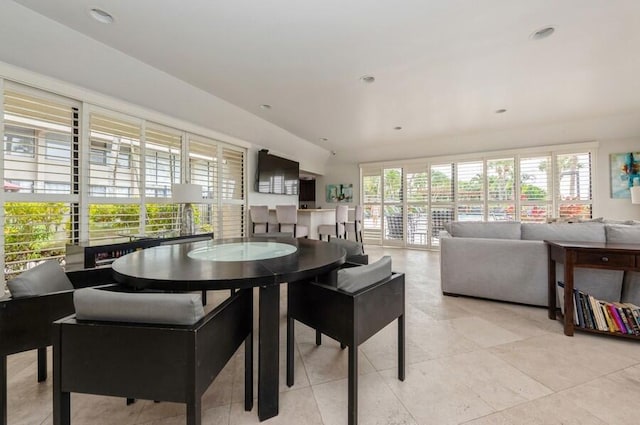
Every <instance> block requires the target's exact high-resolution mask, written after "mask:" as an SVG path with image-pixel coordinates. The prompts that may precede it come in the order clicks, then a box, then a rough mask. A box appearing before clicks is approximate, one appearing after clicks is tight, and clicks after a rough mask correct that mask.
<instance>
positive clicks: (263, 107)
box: [260, 103, 271, 109]
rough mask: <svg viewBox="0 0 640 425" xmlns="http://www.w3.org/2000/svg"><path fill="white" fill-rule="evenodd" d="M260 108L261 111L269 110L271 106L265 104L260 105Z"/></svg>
mask: <svg viewBox="0 0 640 425" xmlns="http://www.w3.org/2000/svg"><path fill="white" fill-rule="evenodd" d="M260 107H261V108H262V109H271V105H269V104H267V103H265V104H263V105H260Z"/></svg>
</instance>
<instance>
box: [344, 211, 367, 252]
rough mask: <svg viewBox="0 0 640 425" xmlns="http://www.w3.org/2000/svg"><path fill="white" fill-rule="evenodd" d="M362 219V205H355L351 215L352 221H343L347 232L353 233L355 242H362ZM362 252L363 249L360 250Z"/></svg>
mask: <svg viewBox="0 0 640 425" xmlns="http://www.w3.org/2000/svg"><path fill="white" fill-rule="evenodd" d="M363 219H364V211H363V209H362V205H356V210H355V213H354V216H353V221H348V222H346V223H345V227H346V230H347V234H351V233H353V234H354V235H355V237H356V242H360V243H362V242H364V241H363V239H362V220H363ZM362 252H363V253H364V249H363V251H362Z"/></svg>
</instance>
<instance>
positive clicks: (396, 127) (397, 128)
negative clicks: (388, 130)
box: [393, 125, 402, 130]
mask: <svg viewBox="0 0 640 425" xmlns="http://www.w3.org/2000/svg"><path fill="white" fill-rule="evenodd" d="M393 129H394V130H402V127H400V126H399V125H397V126H395V127H393Z"/></svg>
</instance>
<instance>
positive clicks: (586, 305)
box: [558, 282, 640, 336]
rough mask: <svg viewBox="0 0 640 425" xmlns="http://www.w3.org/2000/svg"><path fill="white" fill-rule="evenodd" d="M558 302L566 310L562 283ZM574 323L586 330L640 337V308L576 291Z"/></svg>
mask: <svg viewBox="0 0 640 425" xmlns="http://www.w3.org/2000/svg"><path fill="white" fill-rule="evenodd" d="M558 301H559V302H560V306H561V308H562V310H564V284H563V283H562V282H558ZM563 314H564V311H563ZM573 323H574V324H575V326H578V327H581V328H585V329H595V330H598V331H602V332H611V333H621V334H628V335H636V336H640V307H638V306H637V305H635V304H631V303H620V302H608V301H602V300H599V299H597V298H594V297H593V296H592V295H589V294H585V293H584V292H582V291H579V290H577V289H574V290H573Z"/></svg>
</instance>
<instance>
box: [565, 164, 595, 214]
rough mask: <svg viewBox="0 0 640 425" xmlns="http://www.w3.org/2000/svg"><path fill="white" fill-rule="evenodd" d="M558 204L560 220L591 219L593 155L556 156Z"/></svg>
mask: <svg viewBox="0 0 640 425" xmlns="http://www.w3.org/2000/svg"><path fill="white" fill-rule="evenodd" d="M556 164H557V165H556V173H557V177H556V182H557V183H556V184H557V193H558V198H557V203H558V214H557V216H558V217H560V218H579V219H587V218H591V204H592V193H591V153H589V152H584V153H572V154H562V155H558V156H556Z"/></svg>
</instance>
